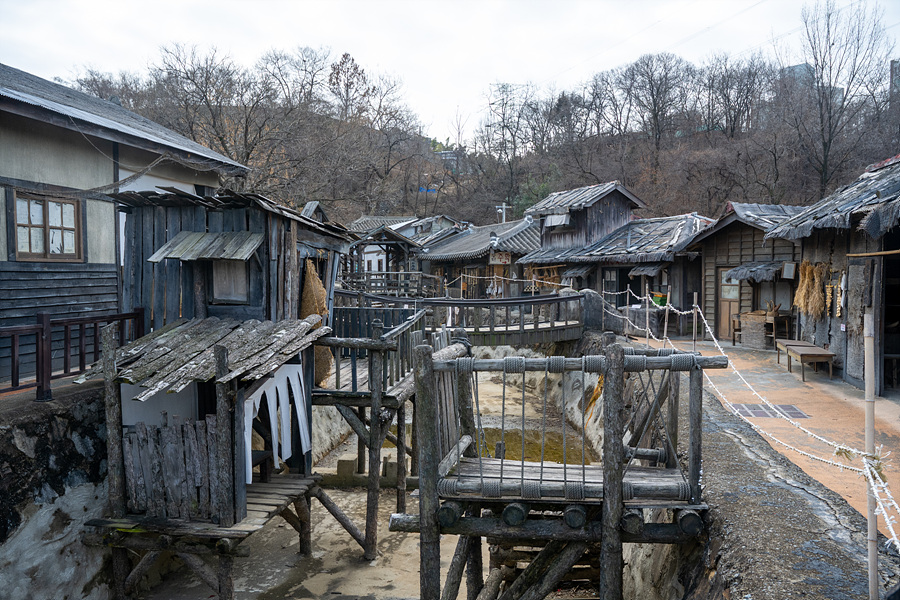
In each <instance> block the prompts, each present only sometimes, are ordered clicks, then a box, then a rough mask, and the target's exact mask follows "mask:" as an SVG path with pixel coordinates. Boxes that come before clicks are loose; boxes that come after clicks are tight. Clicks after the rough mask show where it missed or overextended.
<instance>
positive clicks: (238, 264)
mask: <svg viewBox="0 0 900 600" xmlns="http://www.w3.org/2000/svg"><path fill="white" fill-rule="evenodd" d="M212 287H213V290H212V291H213V297H212V301H213V302H214V303H216V304H247V303H248V302H249V301H250V285H249V281H248V276H247V263H246V262H244V261H242V260H216V261H213V286H212Z"/></svg>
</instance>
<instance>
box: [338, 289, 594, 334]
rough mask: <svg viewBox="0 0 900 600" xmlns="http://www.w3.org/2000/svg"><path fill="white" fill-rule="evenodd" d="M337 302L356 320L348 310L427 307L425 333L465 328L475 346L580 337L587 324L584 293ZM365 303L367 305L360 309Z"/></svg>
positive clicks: (346, 297)
mask: <svg viewBox="0 0 900 600" xmlns="http://www.w3.org/2000/svg"><path fill="white" fill-rule="evenodd" d="M335 301H336V302H335V303H336V304H337V305H339V306H340V307H341V310H343V311H345V312H344V313H343V315H344V316H345V317H346V318H350V319H351V322H352V320H353V319H352V315H351V313H350V312H346V311H350V310H351V309H354V310H362V311H376V313H375V314H381V313H378V312H377V311H385V313H384V314H391V311H400V310H406V311H412V310H413V309H416V308H425V309H426V311H427V312H426V316H425V319H424V326H423V331H425V332H434V331H438V330H440V329H441V328H442V327H446V328H449V329H454V328H456V327H462V328H464V329H466V331H467V332H468V335H469V337H470V340H471V342H472V343H473V344H475V345H496V344H506V343H508V344H532V343H542V342H553V341H562V340H571V339H577V338H578V337H580V336H581V330H582V329H583V324H584V318H583V302H584V295H583V294H572V295H560V294H549V295H542V296H520V297H517V298H500V299H494V300H470V299H452V298H422V299H417V300H415V301H403V300H400V299H398V298H391V297H389V296H379V295H376V294H363V293H352V292H346V291H341V290H336V291H335ZM360 306H362V307H363V308H362V309H360V308H359V307H360ZM335 310H336V311H337V310H338V309H337V308H336V309H335ZM379 318H380V317H379ZM335 321H336V322H337V319H335ZM351 326H352V325H351Z"/></svg>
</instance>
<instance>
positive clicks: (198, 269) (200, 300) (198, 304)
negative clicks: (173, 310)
mask: <svg viewBox="0 0 900 600" xmlns="http://www.w3.org/2000/svg"><path fill="white" fill-rule="evenodd" d="M191 265H192V266H193V270H194V315H193V316H194V318H195V319H205V318H206V314H207V311H206V307H207V304H208V303H209V299H208V297H207V294H206V269H204V268H203V264H202V263H201V262H200V261H196V260H195V261H194V262H192V263H191ZM185 316H187V315H185Z"/></svg>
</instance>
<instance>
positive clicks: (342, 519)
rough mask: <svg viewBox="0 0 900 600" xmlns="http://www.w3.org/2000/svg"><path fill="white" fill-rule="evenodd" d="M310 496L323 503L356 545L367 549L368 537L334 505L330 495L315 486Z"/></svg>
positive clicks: (310, 491)
mask: <svg viewBox="0 0 900 600" xmlns="http://www.w3.org/2000/svg"><path fill="white" fill-rule="evenodd" d="M309 495H310V496H312V497H313V498H316V499H317V500H318V501H319V502H321V503H322V506H324V507H325V509H326V510H327V511H328V512H330V513H331V516H333V517H334V518H335V519H336V520H337V522H338V523H340V524H341V526H342V527H343V528H344V529H345V530H346V531H347V533H349V534H350V537H352V538H353V539H354V540H356V543H357V544H359V545H360V546H361V547H362V548H363V549H365V547H366V536H364V535H363V534H362V533H361V532H360V530H359V528H357V527H356V525H354V524H353V521H351V520H350V517H348V516H347V515H346V514H344V511H342V510H341V509H340V507H339V506H338V505H337V504H335V503H334V500H332V499H331V498H329V497H328V494H326V493H325V491H324V490H323V489H322V488H320V487H319V486H315V487H313V488H311V489H310V490H309Z"/></svg>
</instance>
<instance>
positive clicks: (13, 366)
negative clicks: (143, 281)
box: [0, 308, 144, 402]
mask: <svg viewBox="0 0 900 600" xmlns="http://www.w3.org/2000/svg"><path fill="white" fill-rule="evenodd" d="M113 322H117V323H119V345H125V344H126V343H128V342H129V341H131V340H135V339H137V338H139V337H141V336H143V335H144V310H143V308H135V309H134V310H133V311H132V312H127V313H116V314H111V315H97V316H94V315H92V316H89V317H62V318H56V319H51V318H50V313H47V312H39V313H38V314H37V323H35V324H32V325H15V326H11V327H0V340H3V339H5V338H8V339H9V346H8V348H9V354H8V356H7V355H6V353H5V352H2V350H4V349H5V347H6V344H3V346H2V347H0V366H5V365H4V363H5V362H6V359H7V358H8V360H9V363H8V367H9V368H8V371H7V369H4V370H3V371H2V372H0V392H5V391H11V390H19V389H25V388H29V387H36V388H37V393H36V398H35V399H36V400H37V401H39V402H45V401H48V400H52V392H51V389H50V383H51V381H52V380H53V379H59V378H61V377H68V376H70V375H77V374H79V373H83V372H84V371H85V370H86V369H87V367H88V366H89V365H90V364H91V363H93V362H96V361H98V360H100V351H101V347H100V346H101V344H100V328H101V327H102V326H103V325H106V324H108V323H113ZM129 323H130V327H129ZM32 377H33V379H32Z"/></svg>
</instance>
